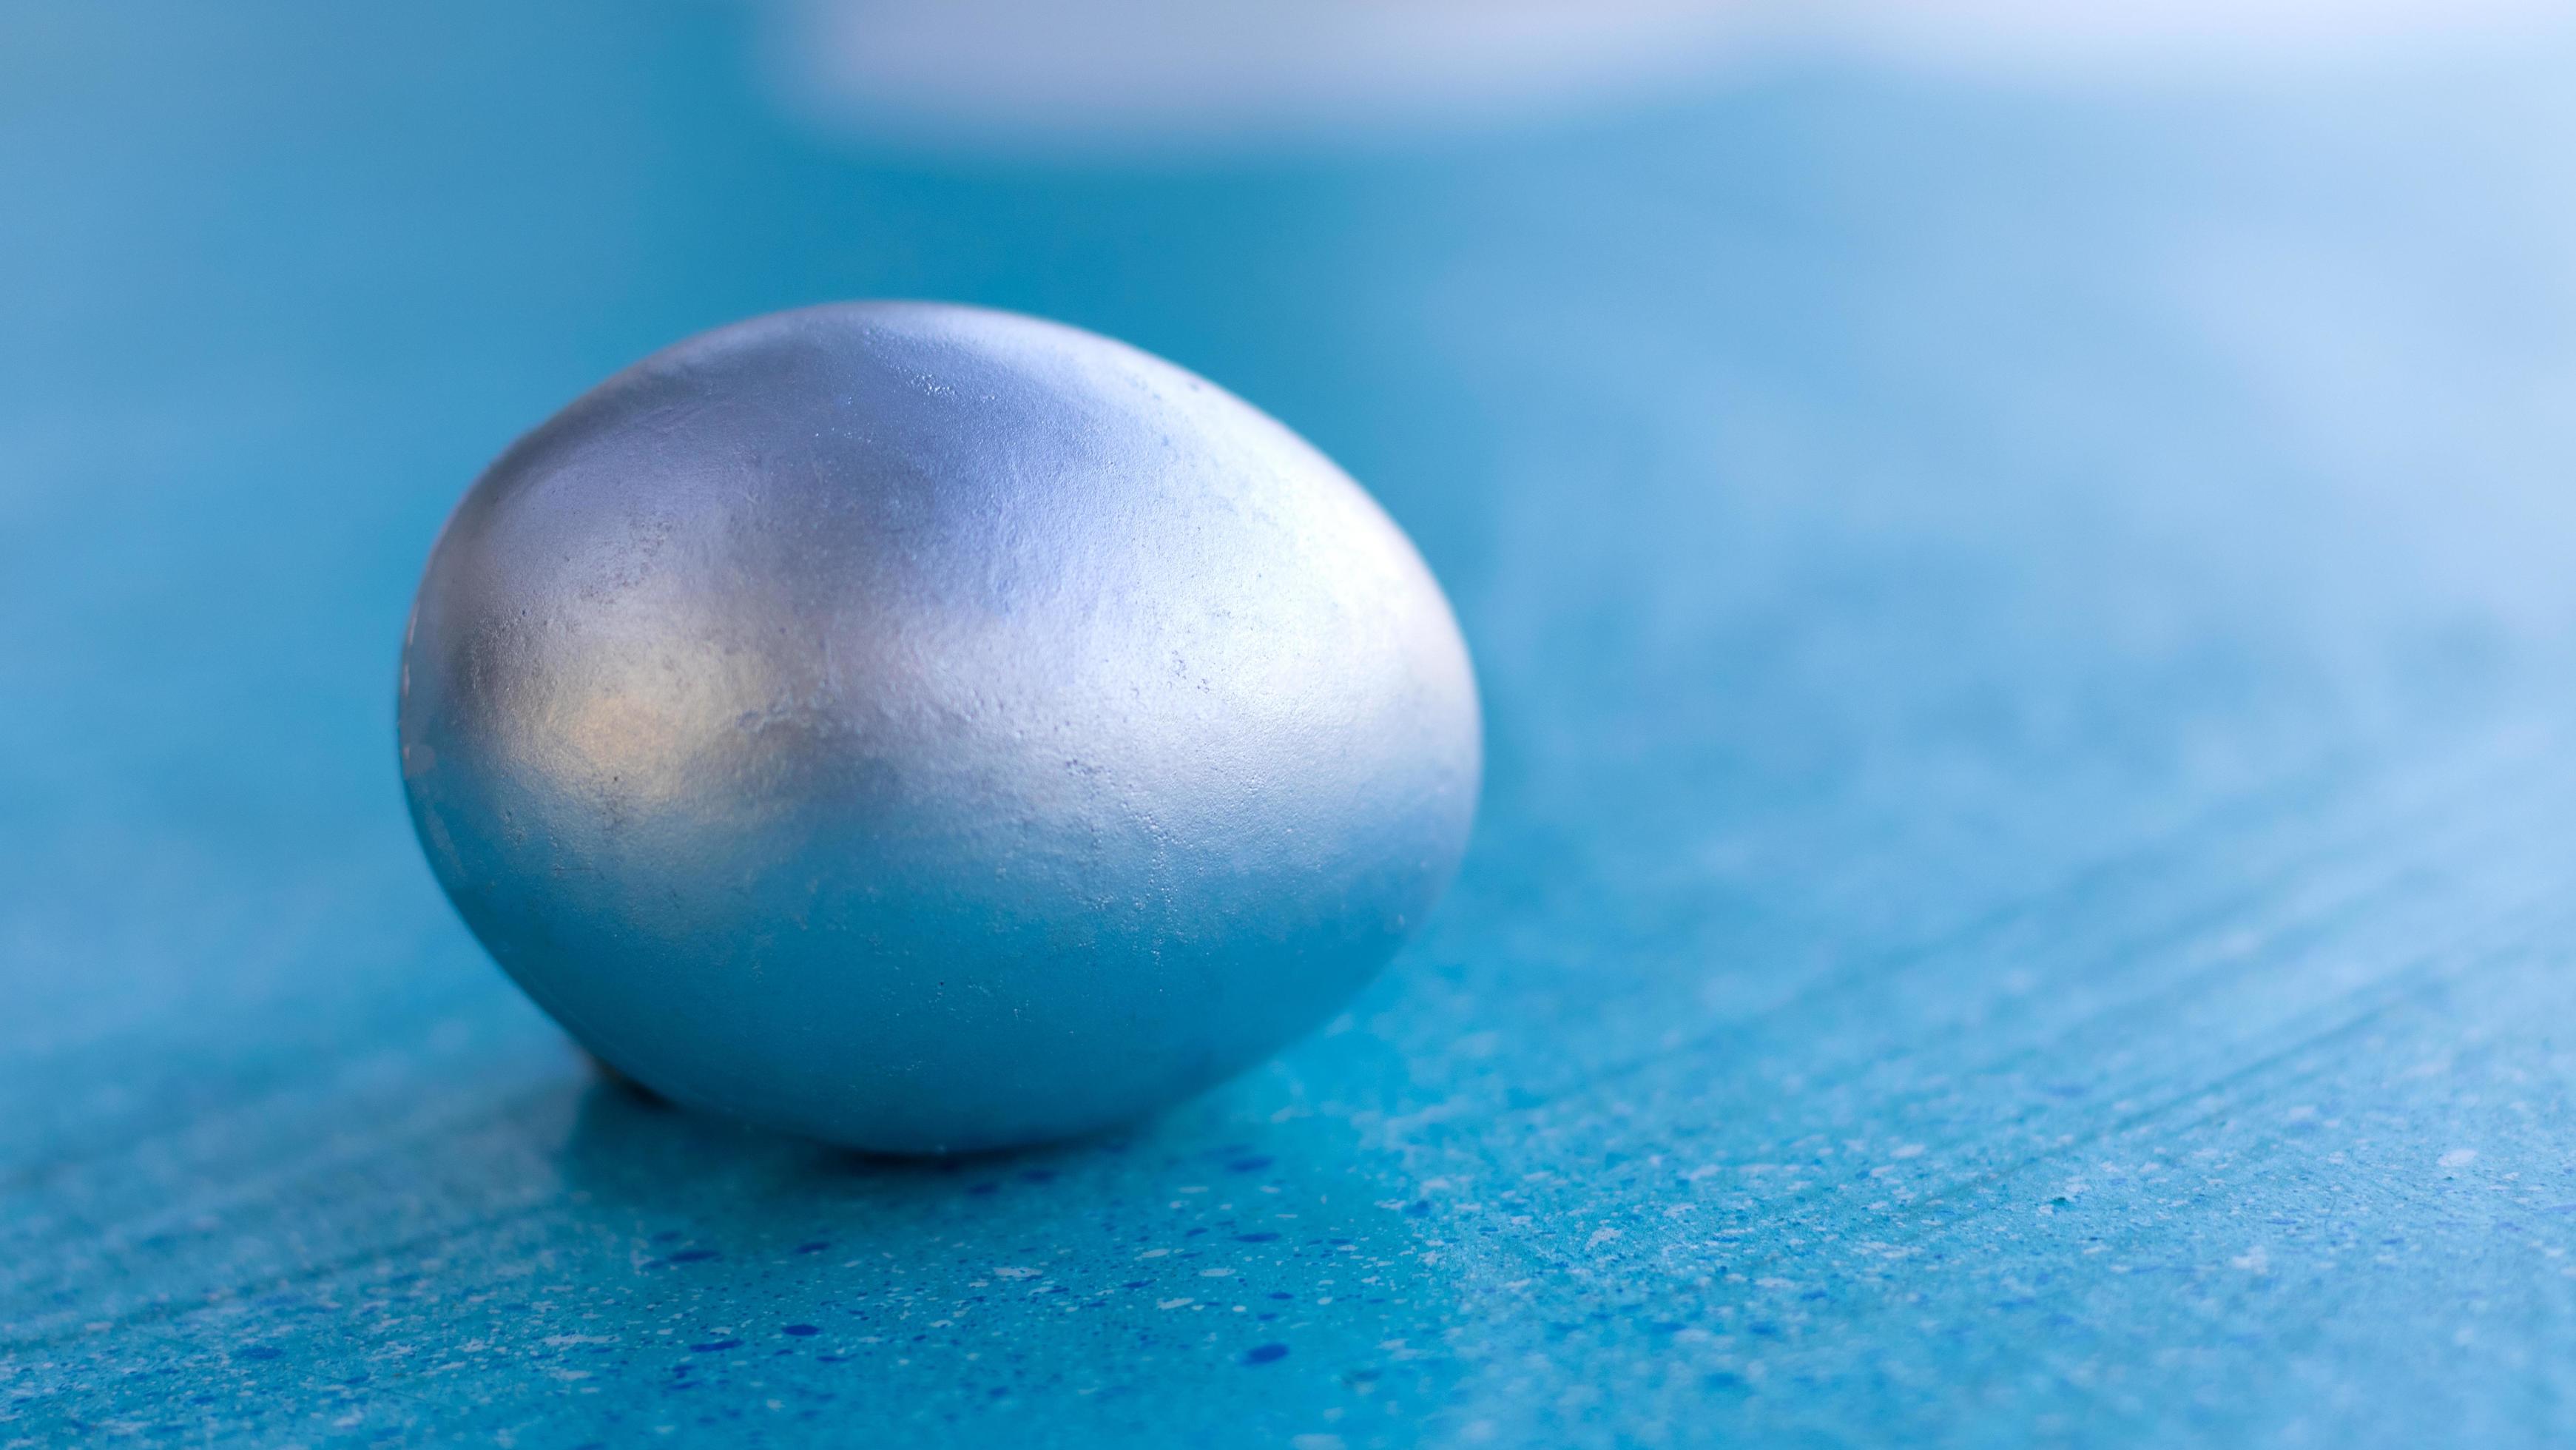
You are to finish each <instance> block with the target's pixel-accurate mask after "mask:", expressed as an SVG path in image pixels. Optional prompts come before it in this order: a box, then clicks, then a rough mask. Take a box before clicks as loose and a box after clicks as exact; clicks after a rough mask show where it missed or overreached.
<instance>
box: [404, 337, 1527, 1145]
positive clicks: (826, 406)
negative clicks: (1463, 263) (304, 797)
mask: <svg viewBox="0 0 2576 1450" xmlns="http://www.w3.org/2000/svg"><path fill="white" fill-rule="evenodd" d="M400 733H401V747H402V773H403V781H404V785H405V787H406V789H407V792H408V795H409V797H410V802H411V810H412V818H413V821H414V824H415V825H416V826H417V827H418V829H419V833H420V839H421V843H422V846H423V847H424V849H425V850H426V852H427V854H428V857H429V861H430V865H431V867H432V869H433V870H434V871H435V872H436V873H437V876H438V879H439V882H440V884H441V885H443V886H444V887H445V888H446V891H447V894H448V896H449V898H450V899H451V900H453V901H454V902H455V904H456V908H457V910H458V911H459V912H460V913H461V914H462V915H463V916H464V918H465V921H466V922H467V924H468V925H469V926H471V927H472V929H473V931H474V933H475V935H476V936H477V937H479V938H480V939H481V940H482V942H483V944H484V945H485V946H486V947H487V948H489V949H490V951H491V953H492V955H493V956H494V958H496V959H497V960H498V961H499V962H500V964H501V965H502V967H503V968H504V969H505V970H507V971H508V972H509V974H510V975H511V977H513V978H514V979H515V980H517V982H518V983H519V985H520V986H521V987H523V988H524V989H525V990H526V991H527V993H528V995H529V996H530V997H532V998H534V999H535V1000H536V1002H537V1003H538V1004H539V1005H540V1006H542V1007H543V1008H544V1009H545V1010H546V1011H547V1012H549V1013H551V1014H552V1015H553V1016H554V1018H555V1019H556V1020H557V1021H558V1022H560V1023H562V1024H563V1026H564V1027H565V1028H566V1029H567V1030H568V1031H570V1032H571V1033H572V1034H573V1036H574V1037H576V1038H578V1039H579V1040H580V1041H581V1042H582V1043H583V1045H585V1046H586V1047H588V1048H589V1049H590V1050H591V1051H592V1052H594V1053H596V1054H597V1055H598V1056H599V1057H600V1058H601V1059H602V1060H604V1061H605V1062H607V1063H609V1064H611V1065H612V1066H614V1067H615V1068H616V1069H618V1070H619V1071H621V1072H623V1073H625V1074H626V1075H628V1076H630V1077H632V1078H634V1079H635V1080H636V1081H638V1082H640V1083H642V1084H644V1085H646V1086H648V1087H650V1088H652V1089H654V1090H656V1091H658V1092H660V1093H663V1094H665V1095H667V1096H669V1097H671V1098H673V1099H676V1100H678V1101H680V1102H682V1103H685V1104H691V1105H696V1106H701V1107H704V1108H708V1109H712V1110H715V1111H719V1112H723V1113H728V1114H732V1115H735V1116H738V1117H741V1118H745V1119H749V1120H751V1121H754V1122H758V1123H762V1124H766V1125H769V1126H772V1127H776V1128H782V1129H787V1130H791V1131H794V1132H799V1133H804V1134H809V1135H812V1136H814V1137H818V1138H823V1139H827V1140H830V1141H832V1142H836V1143H842V1144H847V1145H850V1146H853V1147H858V1148H865V1149H871V1150H878V1151H888V1152H907V1153H912V1152H926V1153H940V1152H957V1151H967V1150H975V1149H987V1148H999V1147H1008V1146H1012V1145H1017V1144H1025V1143H1033V1142H1039V1141H1043V1140H1047V1139H1054V1138H1062V1137H1067V1136H1070V1135H1074V1134H1079V1133H1083V1132H1086V1131H1089V1130H1092V1129H1096V1128H1100V1127H1103V1126H1106V1125H1109V1124H1113V1123H1116V1122H1119V1121H1121V1120H1123V1119H1127V1118H1131V1117H1134V1116H1136V1115H1138V1114H1141V1113H1144V1112H1147V1111H1149V1110H1151V1109H1153V1108H1156V1107H1158V1106H1161V1105H1163V1104H1166V1103H1169V1102H1172V1101H1174V1100H1175V1099H1177V1098H1180V1097H1182V1096H1183V1095H1185V1094H1188V1093H1191V1092H1193V1091H1196V1090H1198V1089H1200V1088H1202V1087H1205V1086H1207V1085H1208V1084H1210V1083H1213V1082H1215V1081H1217V1080H1218V1079H1221V1078H1223V1077H1226V1076H1227V1075H1229V1074H1232V1073H1234V1072H1236V1071H1239V1070H1240V1069H1242V1068H1244V1067H1246V1066H1248V1065H1249V1064H1251V1063H1253V1062H1256V1061H1258V1060H1260V1059H1261V1058H1263V1057H1264V1056H1267V1055H1268V1054H1270V1053H1271V1052H1273V1051H1275V1050H1277V1049H1278V1048H1279V1047H1281V1046H1282V1045H1284V1044H1285V1043H1287V1042H1288V1041H1289V1040H1291V1039H1292V1038H1294V1037H1296V1036H1297V1035H1298V1034H1300V1033H1301V1032H1304V1031H1305V1030H1307V1029H1308V1028H1310V1027H1312V1026H1314V1025H1315V1024H1316V1023H1318V1022H1320V1021H1322V1020H1323V1019H1325V1018H1326V1017H1328V1016H1329V1015H1331V1014H1332V1013H1333V1011H1334V1010H1335V1009H1336V1008H1337V1007H1338V1006H1339V1005H1340V1004H1341V1003H1342V1002H1344V1001H1345V1000H1346V999H1348V998H1349V997H1350V995H1351V994H1352V993H1353V991H1355V990H1356V989H1357V988H1358V987H1359V986H1360V985H1361V984H1362V983H1363V982H1365V981H1366V980H1367V979H1368V978H1369V977H1370V975H1371V974H1373V973H1374V972H1375V971H1376V970H1377V969H1378V968H1379V966H1380V965H1382V964H1383V963H1384V962H1385V961H1386V960H1387V958H1388V957H1389V956H1390V955H1391V954H1392V953H1393V952H1394V951H1395V949H1396V947H1397V946H1398V945H1399V944H1400V943H1401V942H1402V941H1403V940H1404V938H1405V936H1406V935H1407V933H1409V932H1410V931H1412V930H1413V929H1414V928H1415V927H1416V926H1417V925H1419V924H1420V922H1421V921H1422V918H1423V915H1424V913H1426V912H1427V911H1429V910H1430V908H1431V906H1432V903H1433V901H1434V900H1435V899H1436V898H1437V897H1438V896H1439V894H1440V892H1441V890H1442V888H1443V887H1444V886H1445V885H1446V884H1447V883H1448V881H1449V879H1450V877H1451V876H1452V875H1453V874H1454V873H1455V871H1456V869H1457V865H1458V861H1459V857H1460V855H1461V853H1462V852H1463V851H1464V849H1465V847H1466V842H1467V835H1468V828H1469V825H1470V823H1471V820H1472V818H1473V815H1474V810H1475V802H1476V793H1477V785H1478V776H1479V771H1480V768H1481V740H1480V726H1479V717H1478V708H1477V701H1476V688H1475V683H1474V679H1473V676H1472V674H1471V672H1470V670H1469V666H1468V661H1467V652H1466V648H1465V645H1464V643H1463V642H1462V641H1461V639H1460V637H1459V633H1458V626H1457V623H1456V621H1455V619H1454V618H1453V617H1452V616H1451V613H1450V610H1449V606H1448V602H1447V600H1446V599H1444V598H1443V597H1442V595H1441V592H1440V587H1439V585H1438V584H1437V583H1435V582H1434V581H1433V579H1432V577H1431V574H1430V572H1429V571H1428V570H1427V569H1426V568H1425V567H1424V566H1423V563H1422V560H1421V558H1420V556H1419V555H1417V554H1416V553H1415V552H1414V549H1413V547H1412V545H1411V544H1410V543H1409V542H1408V541H1407V540H1406V539H1405V537H1404V535H1403V533H1402V532H1401V531H1400V530H1398V529H1397V528H1396V526H1395V525H1394V523H1393V522H1391V521H1390V520H1389V519H1388V518H1387V516H1386V515H1385V514H1384V513H1383V512H1381V511H1380V510H1379V509H1378V507H1377V505H1376V504H1375V503H1374V502H1372V501H1371V500H1370V498H1369V497H1368V495H1367V494H1366V493H1365V492H1363V491H1362V490H1361V489H1360V488H1359V486H1358V485H1356V484H1354V483H1353V482H1352V481H1351V480H1350V478H1349V477H1348V476H1346V475H1345V474H1343V473H1342V472H1341V470H1340V469H1338V468H1336V467H1334V466H1333V464H1332V463H1331V461H1330V460H1328V459H1326V458H1325V457H1324V456H1323V455H1322V454H1320V453H1318V452H1317V451H1316V450H1315V449H1313V448H1312V447H1310V446H1308V445H1307V444H1306V443H1305V442H1304V441H1303V440H1301V439H1299V438H1298V437H1297V436H1296V435H1295V434H1294V433H1291V432H1290V431H1289V430H1288V429H1287V428H1285V427H1283V426H1281V425H1280V424H1279V423H1277V422H1275V421H1273V420H1272V419H1271V418H1269V417H1268V416H1267V415H1265V414H1263V413H1261V412H1260V411H1259V410H1257V409H1255V408H1253V407H1252V406H1250V405H1249V404H1247V403H1245V402H1243V401H1242V400H1240V399H1238V398H1236V397H1234V396H1233V395H1231V394H1229V393H1227V392H1225V391H1224V390H1223V389H1220V388H1218V387H1216V386H1214V385H1213V384H1210V383H1208V382H1206V381H1204V380H1202V379H1200V378H1198V377H1195V376H1193V375H1192V374H1190V373H1188V372H1185V371H1183V370H1182V369H1180V368H1178V367H1175V366H1173V365H1172V364H1170V363H1167V362H1164V361H1161V360H1160V359H1157V358H1154V357H1152V356H1149V355H1147V354H1145V353H1143V352H1139V351H1137V350H1136V349H1134V348H1131V347H1127V346H1125V345H1124V344H1121V343H1117V342H1113V341H1111V340H1109V339H1107V338H1104V337H1100V336H1097V335H1095V334H1092V333H1087V332H1083V331H1080V330H1078V329H1075V328H1071V327H1065V326H1061V325H1058V324H1055V323H1050V322H1044V321H1039V320H1037V319H1034V318H1029V317H1022V316H1016V315H1013V314H1009V313H1001V312H992V311H985V310H981V309H976V308H967V307H953V306H942V305H935V304H923V303H861V304H849V305H841V306H829V307H816V308H810V309H806V310H802V311H796V312H786V313H780V314H777V315H774V316H769V317H762V318H757V319H754V320H752V321H748V322H743V323H739V324H737V325H734V326H731V327H726V328H721V329H718V330H717V331H714V332H710V333H706V334H704V335H702V336H699V337H696V338H692V339H690V340H688V341H686V342H683V343H680V344H679V345H677V346H675V347H672V348H670V349H667V350H666V351H663V352H661V353H657V354H655V355H654V356H652V357H650V358H647V359H646V360H645V361H643V362H641V363H638V364H637V365H635V366H634V367H632V368H629V369H627V370H626V371H625V372H622V373H620V374H618V375H617V376H615V377H613V378H610V379H609V380H608V381H607V382H605V383H603V384H601V385H600V386H599V387H598V388H596V389H594V390H593V391H592V392H590V393H589V394H587V395H585V396H584V397H582V398H581V399H580V400H578V401H576V402H575V403H573V404H572V405H571V406H570V407H568V408H566V409H565V410H564V411H563V412H562V413H560V414H558V415H556V416H555V417H554V418H553V419H552V420H550V421H549V422H547V423H546V424H545V425H544V426H542V427H540V428H538V429H537V430H536V431H535V432H533V433H531V434H529V435H528V436H527V437H525V438H523V439H521V440H520V441H519V442H518V443H517V444H516V445H514V446H513V447H512V448H511V449H510V450H509V451H508V452H507V453H505V454H504V455H502V457H501V459H500V460H499V461H498V462H496V463H494V464H493V465H492V467H491V468H490V469H489V470H488V471H487V472H486V473H485V474H484V475H483V477H482V478H481V479H480V480H479V481H477V482H476V483H475V485H474V486H473V488H472V489H471V490H470V491H469V492H468V493H467V494H466V496H465V499H464V501H463V502H462V503H461V504H460V505H458V507H457V510H456V513H455V515H454V516H453V517H452V518H451V519H450V520H449V521H448V524H447V527H446V530H445V531H444V533H442V534H441V535H440V537H439V540H438V543H437V546H436V547H435V549H434V550H433V551H432V553H431V556H430V560H429V566H428V569H427V571H426V573H425V574H424V576H423V578H422V580H421V585H420V593H419V597H418V599H417V600H416V602H415V603H414V606H413V610H412V618H411V624H410V628H409V630H408V632H407V633H406V635H405V637H404V641H403V658H402V697H401V710H400Z"/></svg>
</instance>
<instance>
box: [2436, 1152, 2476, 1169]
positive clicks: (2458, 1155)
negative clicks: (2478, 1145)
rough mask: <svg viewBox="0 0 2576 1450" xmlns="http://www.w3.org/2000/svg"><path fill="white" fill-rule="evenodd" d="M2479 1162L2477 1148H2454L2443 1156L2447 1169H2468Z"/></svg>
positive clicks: (2443, 1162) (2443, 1164)
mask: <svg viewBox="0 0 2576 1450" xmlns="http://www.w3.org/2000/svg"><path fill="white" fill-rule="evenodd" d="M2477 1161H2478V1150H2477V1149H2475V1148H2454V1149H2452V1150H2451V1151H2450V1152H2448V1153H2445V1154H2443V1155H2442V1166H2443V1167H2445V1168H2466V1167H2468V1166H2469V1165H2470V1164H2472V1163H2475V1162H2477Z"/></svg>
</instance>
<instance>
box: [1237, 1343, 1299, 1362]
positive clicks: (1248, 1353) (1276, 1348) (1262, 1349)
mask: <svg viewBox="0 0 2576 1450" xmlns="http://www.w3.org/2000/svg"><path fill="white" fill-rule="evenodd" d="M1287 1357H1288V1346H1286V1345H1284V1344H1256V1345H1254V1346H1252V1347H1251V1348H1250V1349H1247V1350H1245V1351H1244V1352H1243V1362H1244V1363H1245V1364H1268V1363H1270V1362H1271V1361H1272V1360H1278V1359H1286V1358H1287Z"/></svg>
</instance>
